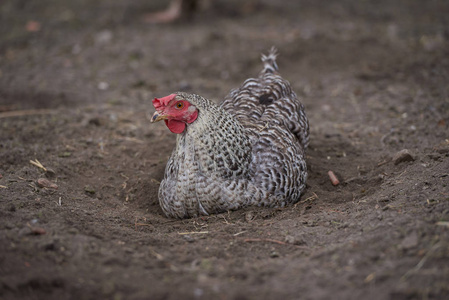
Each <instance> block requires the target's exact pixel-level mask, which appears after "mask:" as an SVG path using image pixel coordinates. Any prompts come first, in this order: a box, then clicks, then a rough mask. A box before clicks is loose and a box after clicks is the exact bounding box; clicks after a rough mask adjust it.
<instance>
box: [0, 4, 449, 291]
mask: <svg viewBox="0 0 449 300" xmlns="http://www.w3.org/2000/svg"><path fill="white" fill-rule="evenodd" d="M326 3H327V4H326V6H323V5H322V4H319V3H315V2H308V1H282V2H279V1H269V0H264V1H247V3H241V2H239V1H213V2H211V5H210V6H208V7H206V8H204V9H202V10H199V11H197V12H194V14H193V15H192V16H191V18H187V19H182V20H180V21H177V22H174V23H172V24H163V25H162V24H159V25H157V24H148V23H145V22H144V21H143V20H144V19H145V15H146V13H149V12H151V11H155V10H157V9H160V8H162V7H163V6H164V5H165V4H164V2H163V1H160V3H159V2H158V3H156V4H153V2H151V3H150V2H148V1H143V0H139V1H121V0H116V1H87V0H84V1H76V3H75V2H74V3H65V2H62V1H54V0H46V1H38V2H30V1H4V2H3V3H2V4H1V5H0V14H1V18H0V34H1V38H0V61H1V64H0V298H1V299H41V298H42V299H43V298H45V299H68V298H74V299H102V298H114V299H148V298H151V299H179V298H182V299H211V298H219V299H274V298H276V299H278V298H281V297H283V298H285V299H297V298H298V297H300V298H305V299H312V298H313V299H329V298H342V299H361V298H363V299H390V298H391V299H415V298H420V299H421V298H427V299H444V298H447V297H448V296H449V288H448V285H447V282H448V281H449V267H448V265H447V260H448V256H449V242H448V240H449V230H448V227H449V190H448V183H449V171H448V170H449V136H448V132H449V131H448V127H449V125H448V124H449V113H448V112H449V101H448V94H449V89H448V85H447V82H448V81H449V55H448V54H449V53H448V51H447V49H449V47H448V46H449V42H448V23H447V17H446V16H447V12H448V9H449V5H448V3H446V2H445V1H432V2H425V1H418V2H416V3H408V2H407V3H405V2H401V1H363V2H360V3H359V2H357V3H355V2H350V1H330V2H326ZM30 22H31V23H30ZM272 45H275V46H276V47H277V48H278V49H279V52H280V56H279V62H278V63H279V66H280V70H281V73H282V75H283V76H284V77H285V78H287V79H288V80H289V81H290V82H291V83H292V86H293V88H294V90H295V91H296V92H297V94H298V95H300V97H301V99H302V101H303V103H304V104H305V106H306V110H307V113H308V116H309V119H310V128H311V144H310V149H309V151H308V153H307V162H308V168H309V172H310V175H309V180H308V188H307V190H306V193H305V194H304V195H303V196H302V198H301V200H300V202H299V203H297V204H295V205H293V206H290V207H286V208H283V209H264V208H246V209H242V210H239V211H234V212H229V213H224V214H219V215H213V216H210V217H201V218H194V219H187V220H174V219H167V218H166V217H165V216H164V215H163V213H162V211H161V209H160V207H159V205H158V199H157V191H158V188H159V183H160V181H161V179H162V177H163V173H164V168H165V164H166V161H167V159H168V156H169V154H170V153H171V149H172V148H173V146H174V144H175V136H174V135H173V134H171V133H170V132H169V131H168V130H167V129H166V128H165V126H164V125H163V124H155V125H150V124H149V120H148V115H149V114H151V113H152V112H153V108H152V106H151V99H152V98H154V97H156V96H165V95H167V94H169V93H172V92H174V91H177V90H185V91H191V92H195V93H197V94H201V95H203V96H205V97H208V98H210V99H212V100H214V101H219V100H221V99H222V98H223V97H224V96H225V95H226V94H227V92H228V91H229V90H230V89H231V88H233V87H236V86H238V85H240V84H241V82H242V81H243V80H244V79H246V78H248V77H253V76H256V75H257V73H258V72H259V71H260V68H261V64H260V61H259V55H260V53H261V52H264V51H266V50H267V49H269V48H270V47H271V46H272ZM329 171H332V172H333V173H334V174H335V175H336V177H337V178H338V181H339V184H338V185H333V184H332V182H331V180H330V178H329V175H328V172H329Z"/></svg>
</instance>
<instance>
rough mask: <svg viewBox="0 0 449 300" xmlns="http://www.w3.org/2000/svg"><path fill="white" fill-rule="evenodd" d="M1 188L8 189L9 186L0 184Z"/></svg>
mask: <svg viewBox="0 0 449 300" xmlns="http://www.w3.org/2000/svg"><path fill="white" fill-rule="evenodd" d="M0 188H2V189H7V188H8V187H7V186H4V185H0Z"/></svg>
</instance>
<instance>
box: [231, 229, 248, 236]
mask: <svg viewBox="0 0 449 300" xmlns="http://www.w3.org/2000/svg"><path fill="white" fill-rule="evenodd" d="M247 231H248V230H245V231H240V232H237V233H234V234H233V236H238V235H241V234H244V233H245V232H247Z"/></svg>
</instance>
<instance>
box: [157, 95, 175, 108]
mask: <svg viewBox="0 0 449 300" xmlns="http://www.w3.org/2000/svg"><path fill="white" fill-rule="evenodd" d="M175 97H176V94H171V95H168V96H165V97H162V98H154V100H153V106H154V108H156V109H158V108H159V107H161V106H166V105H167V104H168V102H170V101H171V100H173V99H174V98H175Z"/></svg>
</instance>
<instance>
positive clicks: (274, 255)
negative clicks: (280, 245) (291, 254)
mask: <svg viewBox="0 0 449 300" xmlns="http://www.w3.org/2000/svg"><path fill="white" fill-rule="evenodd" d="M270 257H271V258H276V257H279V253H277V252H276V251H271V253H270Z"/></svg>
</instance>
